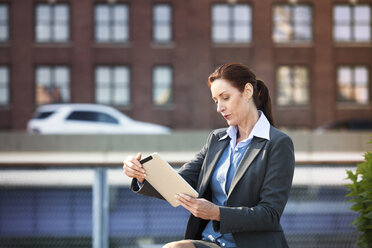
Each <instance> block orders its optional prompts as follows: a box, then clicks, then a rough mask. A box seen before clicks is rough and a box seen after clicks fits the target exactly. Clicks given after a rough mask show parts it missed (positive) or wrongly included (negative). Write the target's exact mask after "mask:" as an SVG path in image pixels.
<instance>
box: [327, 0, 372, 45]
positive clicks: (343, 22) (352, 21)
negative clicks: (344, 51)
mask: <svg viewBox="0 0 372 248" xmlns="http://www.w3.org/2000/svg"><path fill="white" fill-rule="evenodd" d="M371 25H372V24H371V6H370V5H366V4H355V5H341V4H337V5H335V6H334V8H333V37H334V40H335V41H336V42H370V41H371Z"/></svg>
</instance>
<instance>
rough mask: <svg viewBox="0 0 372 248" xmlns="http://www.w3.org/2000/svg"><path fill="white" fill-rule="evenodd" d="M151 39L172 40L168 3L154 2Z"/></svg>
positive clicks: (158, 41) (170, 9) (155, 40)
mask: <svg viewBox="0 0 372 248" xmlns="http://www.w3.org/2000/svg"><path fill="white" fill-rule="evenodd" d="M153 25H154V26H153V39H154V42H157V43H166V42H170V41H171V40H172V7H171V6H170V5H168V4H155V6H154V10H153Z"/></svg>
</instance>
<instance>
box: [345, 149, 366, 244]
mask: <svg viewBox="0 0 372 248" xmlns="http://www.w3.org/2000/svg"><path fill="white" fill-rule="evenodd" d="M370 143H372V142H370ZM347 175H348V177H347V178H348V179H350V180H351V181H352V183H351V184H347V185H346V186H347V187H348V188H349V191H350V192H349V193H348V194H347V195H346V196H348V197H352V198H351V199H350V200H349V202H353V203H354V204H353V205H352V206H351V207H350V209H351V210H353V211H355V212H358V213H360V215H359V217H358V218H356V219H355V220H354V221H353V222H352V223H353V225H354V226H355V227H356V228H357V229H358V230H359V231H360V232H361V235H360V236H359V238H358V245H359V247H361V248H371V247H372V153H371V152H367V153H366V154H365V161H364V162H363V163H360V164H358V165H357V169H356V171H355V173H353V171H351V170H347Z"/></svg>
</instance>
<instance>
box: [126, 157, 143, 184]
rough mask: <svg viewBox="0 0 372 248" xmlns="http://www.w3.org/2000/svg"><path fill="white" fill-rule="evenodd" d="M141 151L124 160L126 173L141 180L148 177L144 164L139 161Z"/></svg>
mask: <svg viewBox="0 0 372 248" xmlns="http://www.w3.org/2000/svg"><path fill="white" fill-rule="evenodd" d="M141 155H142V154H141V153H138V154H137V155H136V157H134V156H129V157H127V159H126V160H125V161H124V162H123V171H124V174H125V175H127V176H128V177H131V178H134V177H135V178H137V179H138V180H139V181H140V182H143V180H144V179H145V177H146V171H145V170H144V169H143V167H142V164H141V163H140V162H139V160H140V159H141Z"/></svg>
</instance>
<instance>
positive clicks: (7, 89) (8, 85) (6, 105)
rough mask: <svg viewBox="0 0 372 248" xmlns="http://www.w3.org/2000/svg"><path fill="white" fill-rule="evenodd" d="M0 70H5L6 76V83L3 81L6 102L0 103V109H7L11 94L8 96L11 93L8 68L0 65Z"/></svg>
mask: <svg viewBox="0 0 372 248" xmlns="http://www.w3.org/2000/svg"><path fill="white" fill-rule="evenodd" d="M0 68H4V69H5V73H6V74H7V79H8V80H7V81H4V88H5V91H6V101H5V102H4V103H2V102H1V101H0V107H8V106H9V105H10V103H11V99H10V97H11V94H10V91H11V87H10V86H11V78H10V76H11V75H10V67H9V66H8V65H6V64H0ZM0 80H1V78H0ZM0 90H2V84H1V83H0Z"/></svg>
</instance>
